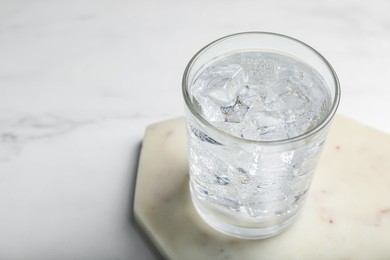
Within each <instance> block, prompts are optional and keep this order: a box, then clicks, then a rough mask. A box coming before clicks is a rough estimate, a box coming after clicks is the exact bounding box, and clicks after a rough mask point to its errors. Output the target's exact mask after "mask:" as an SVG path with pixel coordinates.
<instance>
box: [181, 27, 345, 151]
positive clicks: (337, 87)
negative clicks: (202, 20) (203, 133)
mask: <svg viewBox="0 0 390 260" xmlns="http://www.w3.org/2000/svg"><path fill="white" fill-rule="evenodd" d="M256 34H258V35H270V36H276V37H280V38H284V39H287V40H290V41H293V42H295V43H298V44H300V45H302V46H303V47H305V48H307V49H309V50H310V51H311V52H313V53H314V54H315V55H316V56H317V57H318V58H319V59H320V60H322V62H323V63H324V64H325V65H326V67H327V68H328V69H329V71H330V73H331V75H332V78H333V83H334V88H335V90H334V91H335V92H334V98H333V100H332V106H331V109H330V111H329V112H328V114H327V116H326V117H325V118H324V119H323V120H322V121H321V123H319V124H318V125H316V126H315V127H314V128H313V129H311V130H310V131H307V132H304V133H303V134H300V135H297V136H295V137H292V138H286V139H280V140H252V139H246V138H241V137H238V136H235V135H232V134H230V133H227V132H225V131H223V130H221V129H219V128H217V127H216V126H214V125H213V124H211V123H210V122H209V121H208V120H206V119H205V118H204V117H203V116H202V115H201V114H200V113H198V111H196V109H195V108H194V104H193V103H192V101H191V98H190V95H189V93H188V75H189V72H190V71H191V68H192V66H193V64H194V63H195V62H196V61H197V59H198V58H199V57H200V56H201V55H202V54H203V53H204V52H206V51H207V50H208V49H210V48H212V47H214V46H215V45H217V44H218V43H220V42H222V41H225V40H228V39H230V38H235V37H240V36H243V35H256ZM182 92H183V97H184V101H185V104H186V107H187V108H188V109H189V110H190V112H191V113H192V115H194V116H195V118H196V119H197V120H199V121H200V122H201V123H202V124H204V125H205V126H206V127H209V128H211V129H213V131H215V132H216V133H217V134H219V135H221V136H223V137H224V138H228V139H231V140H233V141H236V142H239V143H250V144H263V145H279V144H286V143H293V142H298V141H302V140H304V139H307V138H309V137H311V136H313V135H315V134H316V133H318V132H320V131H321V130H322V129H323V128H325V127H326V126H327V125H328V124H329V123H330V122H331V120H332V118H333V117H334V115H335V113H336V111H337V108H338V106H339V103H340V92H341V89H340V83H339V80H338V77H337V75H336V72H335V70H334V69H333V67H332V66H331V65H330V63H329V62H328V61H327V60H326V59H325V57H324V56H322V55H321V54H320V53H319V52H318V51H316V50H315V49H314V48H313V47H311V46H310V45H308V44H306V43H304V42H302V41H300V40H297V39H295V38H293V37H290V36H286V35H283V34H279V33H273V32H260V31H250V32H240V33H235V34H230V35H227V36H224V37H221V38H219V39H217V40H215V41H212V42H210V43H209V44H207V45H206V46H204V47H203V48H201V49H200V50H199V51H198V52H197V53H195V55H194V56H193V57H192V58H191V60H190V61H189V62H188V64H187V66H186V68H185V70H184V74H183V78H182Z"/></svg>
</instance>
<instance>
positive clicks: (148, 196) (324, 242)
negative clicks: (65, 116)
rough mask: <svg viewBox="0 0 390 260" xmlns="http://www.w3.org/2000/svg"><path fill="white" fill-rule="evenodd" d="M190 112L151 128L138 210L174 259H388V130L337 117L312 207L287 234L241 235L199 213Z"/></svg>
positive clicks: (137, 196) (314, 186)
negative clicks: (190, 154)
mask: <svg viewBox="0 0 390 260" xmlns="http://www.w3.org/2000/svg"><path fill="white" fill-rule="evenodd" d="M186 146H187V142H186V133H185V123H184V118H178V119H174V120H170V121H165V122H162V123H158V124H155V125H152V126H150V127H148V129H147V131H146V134H145V139H144V141H143V147H142V152H141V157H140V163H139V168H138V176H137V184H136V191H135V199H134V214H135V217H136V218H137V220H138V222H139V223H140V225H141V226H142V227H143V228H144V230H145V232H146V233H147V235H148V236H149V237H150V238H151V240H152V241H153V242H154V243H155V245H156V246H157V248H158V249H159V250H160V251H161V253H162V254H163V255H164V256H166V257H167V258H168V259H173V260H174V259H177V260H187V259H188V260H190V259H194V260H207V259H240V260H246V259H248V260H249V259H390V136H389V135H387V134H384V133H381V132H378V131H376V130H374V129H371V128H369V127H366V126H364V125H361V124H359V123H357V122H355V121H352V120H350V119H347V118H345V117H341V116H338V117H337V118H336V119H335V121H334V122H333V126H332V129H331V132H330V134H329V137H328V140H327V143H326V146H325V149H324V152H323V154H322V158H321V162H320V165H319V167H318V169H317V172H316V174H315V176H314V181H313V184H312V188H311V190H310V193H309V197H308V201H307V203H306V206H305V208H304V210H303V212H302V214H301V216H300V217H299V219H298V221H297V222H296V223H295V224H293V225H292V226H291V227H290V228H289V229H288V230H287V231H285V232H284V233H282V234H280V235H278V236H276V237H273V238H270V239H265V240H254V241H250V240H249V241H248V240H242V239H238V238H233V237H229V236H226V235H224V234H221V233H219V232H217V231H214V230H213V229H212V228H210V227H209V226H208V225H207V224H205V223H204V222H203V220H202V219H201V218H200V217H199V216H198V214H197V213H196V211H195V209H194V207H193V206H192V204H191V199H190V196H189V189H188V169H187V168H188V163H187V147H186Z"/></svg>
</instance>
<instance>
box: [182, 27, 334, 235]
mask: <svg viewBox="0 0 390 260" xmlns="http://www.w3.org/2000/svg"><path fill="white" fill-rule="evenodd" d="M256 53H260V54H259V55H260V56H259V55H258V56H256V55H257V54H256ZM264 53H265V54H264ZM233 54H234V55H235V56H234V57H233V56H232V57H233V58H231V59H225V60H224V57H227V56H228V55H233ZM252 54H253V55H254V57H252ZM275 54H276V55H284V56H283V57H282V59H284V58H286V59H290V58H291V59H293V60H295V61H298V63H296V64H295V63H294V62H292V63H291V62H290V63H286V64H287V65H286V64H284V63H283V60H280V59H279V58H278V56H275ZM261 55H263V56H261ZM275 57H276V58H275ZM278 59H279V60H278ZM275 60H276V61H275ZM240 62H241V63H240ZM280 62H281V63H280ZM237 63H238V65H237ZM240 64H241V65H240ZM280 64H282V65H280ZM283 64H284V65H283ZM289 64H290V65H291V64H292V65H291V66H290V65H289ZM294 64H295V65H294ZM302 64H304V65H302ZM290 67H291V68H290ZM297 68H298V69H297ZM300 68H303V69H302V71H300ZM213 70H214V71H213ZM239 74H240V76H239V79H237V78H238V76H237V75H239ZM241 74H242V75H241ZM205 75H206V76H205ZM270 75H271V76H270ZM313 75H314V76H315V77H317V78H316V79H315V80H313V79H312V78H313V77H314V76H313ZM251 77H252V79H251ZM205 79H206V81H204V80H205ZM297 80H298V83H296V81H297ZM274 81H275V82H276V81H277V82H278V83H277V84H276V83H275V82H274ZM199 82H200V83H199ZM294 82H295V83H294ZM317 83H318V84H322V85H321V86H322V87H325V88H326V90H321V91H323V93H325V92H326V93H325V94H326V95H328V96H327V97H328V98H327V102H325V103H324V104H322V105H321V106H318V105H317V103H316V102H317V99H316V95H317V94H316V93H315V92H318V89H315V88H314V87H313V86H314V85H315V84H317ZM182 84H183V95H184V100H185V105H186V106H185V112H186V119H187V130H188V144H189V169H190V191H191V197H192V200H193V204H194V206H195V208H196V210H197V212H198V213H199V215H200V216H201V217H202V218H203V219H204V220H205V221H206V222H207V223H208V224H209V225H211V226H212V227H214V228H215V229H217V230H219V231H222V232H224V233H226V234H230V235H233V236H237V237H241V238H245V239H258V238H266V237H270V236H273V235H275V234H277V233H279V232H281V231H283V230H285V229H286V228H287V227H288V226H289V225H290V224H292V223H293V222H294V220H295V219H296V217H297V216H298V213H299V212H300V210H301V209H302V206H303V204H304V201H305V198H306V197H307V192H308V190H309V188H310V183H311V179H312V177H313V173H314V171H315V168H316V165H317V162H318V159H319V156H320V153H321V150H322V147H323V145H324V141H325V139H326V135H327V133H328V130H329V127H330V123H331V120H332V118H333V116H334V114H335V112H336V110H337V107H338V104H339V100H340V87H339V82H338V79H337V76H336V74H335V72H334V70H333V69H332V67H331V66H330V64H329V63H328V62H327V61H326V59H325V58H324V57H323V56H322V55H321V54H319V53H318V52H317V51H315V50H314V49H313V48H311V47H310V46H308V45H306V44H305V43H302V42H300V41H298V40H296V39H293V38H290V37H287V36H284V35H279V34H274V33H264V32H247V33H238V34H234V35H229V36H226V37H223V38H221V39H218V40H216V41H214V42H212V43H210V44H208V45H207V46H205V47H204V48H202V49H201V50H200V51H199V52H198V53H196V54H195V56H194V57H193V58H192V59H191V61H190V62H189V64H188V65H187V68H186V70H185V72H184V76H183V82H182ZM291 84H293V85H291ZM294 84H295V85H294ZM194 86H195V87H194ZM210 86H211V87H210ZM291 86H293V87H291ZM294 86H295V87H296V88H299V89H304V91H306V92H307V93H306V92H305V93H306V94H305V95H306V96H305V95H303V94H302V92H299V91H300V90H294ZM199 89H200V90H199ZM249 90H250V91H252V92H253V91H254V92H253V93H255V94H254V95H258V96H256V97H257V99H256V101H255V102H253V101H250V100H249V99H250V97H252V96H250V95H249V96H248V95H247V94H245V95H246V96H240V95H241V94H240V93H244V92H245V93H248V91H249ZM202 91H203V92H202ZM256 91H257V92H256ZM252 92H251V93H252ZM312 92H313V93H312ZM199 93H201V94H199ZM256 93H257V94H256ZM258 93H261V95H260V94H258ZM286 93H287V94H286ZM325 94H324V95H325ZM197 95H198V96H197ZM199 95H200V96H199ZM218 95H220V96H218ZM235 95H236V96H235ZM229 99H232V100H233V103H228V104H226V105H220V103H218V102H220V101H221V100H222V101H223V100H229ZM215 100H217V101H218V102H217V103H218V104H219V105H218V104H217V105H218V106H220V107H218V106H217V108H216V107H215V105H216V103H214V101H215ZM280 100H283V101H280ZM291 100H292V101H291ZM279 101H280V102H281V103H280V102H279ZM290 101H291V102H292V103H291V104H293V105H292V107H293V108H289V107H288V106H289V104H290V103H289V102H290ZM226 102H228V101H226ZM256 102H257V103H256ZM259 102H260V103H259ZM261 102H263V103H264V104H263V103H261ZM297 102H298V103H297ZM301 103H302V104H301ZM270 104H271V105H270ZM297 104H298V105H297ZM268 105H270V106H269V107H267V106H268ZM297 107H298V108H299V109H298V108H297ZM313 107H314V108H313ZM278 108H279V110H278ZM252 110H253V111H252ZM313 111H320V112H321V113H322V114H320V116H319V117H318V118H316V119H315V120H314V119H312V118H311V119H307V120H306V119H305V118H306V117H307V118H310V117H311V116H312V114H313ZM275 115H276V118H273V116H275ZM251 116H253V117H255V119H256V120H257V121H256V120H254V119H253V118H250V117H251ZM287 116H288V119H286V118H287ZM219 117H221V118H222V119H221V118H219ZM270 117H271V118H270ZM215 118H216V119H215ZM296 118H304V120H303V121H302V120H301V121H299V122H300V123H299V124H301V125H300V126H299V127H300V128H299V129H301V128H302V127H303V126H305V127H307V125H308V123H307V122H306V121H308V122H309V121H310V123H311V124H313V125H312V126H310V127H307V130H306V131H304V132H301V133H299V132H294V131H295V130H293V131H292V132H289V131H290V130H286V133H287V135H286V136H284V132H283V131H284V129H291V125H294V124H298V123H297V122H298V121H294V120H298V119H296ZM218 120H219V121H218ZM241 120H242V122H241ZM262 120H263V121H264V122H265V124H268V125H266V127H265V128H259V127H258V125H256V126H255V128H253V129H260V130H258V131H260V132H259V133H258V132H253V133H252V132H251V133H250V134H252V136H251V135H249V136H250V137H246V136H247V135H246V133H247V132H248V131H252V130H253V129H252V130H248V129H249V128H250V127H253V122H255V124H257V123H258V121H262ZM280 120H287V121H283V123H281V124H280V125H277V124H279V123H280V122H282V121H280ZM288 120H290V121H288ZM305 120H306V121H305ZM245 122H246V123H245ZM248 122H251V123H248ZM269 122H271V124H270V123H269ZM274 122H276V123H274ZM291 122H292V123H291ZM256 127H257V128H256ZM232 129H233V130H232ZM237 129H238V130H237ZM280 129H282V130H280ZM273 130H275V131H276V130H278V131H279V132H278V135H276V137H274V138H268V139H267V138H265V139H261V136H266V135H265V134H264V133H267V134H268V133H271V132H272V131H273ZM301 130H302V129H301ZM237 131H238V132H237ZM256 131H257V130H256ZM291 133H298V134H296V135H294V134H291ZM271 134H272V133H271ZM258 137H260V138H258ZM271 137H272V135H271Z"/></svg>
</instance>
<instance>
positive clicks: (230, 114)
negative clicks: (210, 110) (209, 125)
mask: <svg viewBox="0 0 390 260" xmlns="http://www.w3.org/2000/svg"><path fill="white" fill-rule="evenodd" d="M248 109H249V106H247V105H246V104H245V103H244V102H243V101H241V99H240V97H237V98H236V102H235V103H234V104H233V105H231V106H222V107H221V111H222V114H223V116H224V119H225V120H224V121H225V122H229V123H241V122H242V120H243V119H244V117H245V115H246V113H247V112H248Z"/></svg>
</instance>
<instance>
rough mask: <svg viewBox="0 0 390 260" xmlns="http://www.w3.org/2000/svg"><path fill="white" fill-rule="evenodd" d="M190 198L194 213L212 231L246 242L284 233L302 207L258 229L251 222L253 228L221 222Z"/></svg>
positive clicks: (263, 224) (196, 200)
mask: <svg viewBox="0 0 390 260" xmlns="http://www.w3.org/2000/svg"><path fill="white" fill-rule="evenodd" d="M191 197H192V202H193V204H194V206H195V209H196V211H197V212H198V214H199V215H200V216H201V218H202V219H203V220H204V221H205V222H206V223H207V224H208V225H210V226H211V227H213V228H214V229H216V230H218V231H220V232H222V233H224V234H227V235H230V236H234V237H239V238H242V239H248V240H254V239H265V238H269V237H272V236H275V235H278V234H280V233H281V232H283V231H285V230H286V229H287V228H288V227H289V226H290V225H291V224H293V223H294V222H295V221H296V219H297V218H298V216H299V215H300V213H301V211H302V206H303V205H301V207H300V208H299V209H298V210H296V211H295V212H293V213H291V214H289V215H288V216H285V217H284V218H282V219H281V220H280V221H278V222H276V221H268V224H267V223H264V221H263V223H262V224H261V226H260V227H259V225H258V224H256V223H255V222H253V224H254V225H253V226H255V227H248V223H246V225H247V226H244V225H235V224H231V223H229V222H227V221H223V220H221V219H220V218H219V217H217V216H216V215H215V214H213V212H211V211H210V210H209V209H208V208H206V207H205V206H204V205H202V203H201V202H199V201H198V199H197V198H195V196H191ZM249 225H250V224H249Z"/></svg>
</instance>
